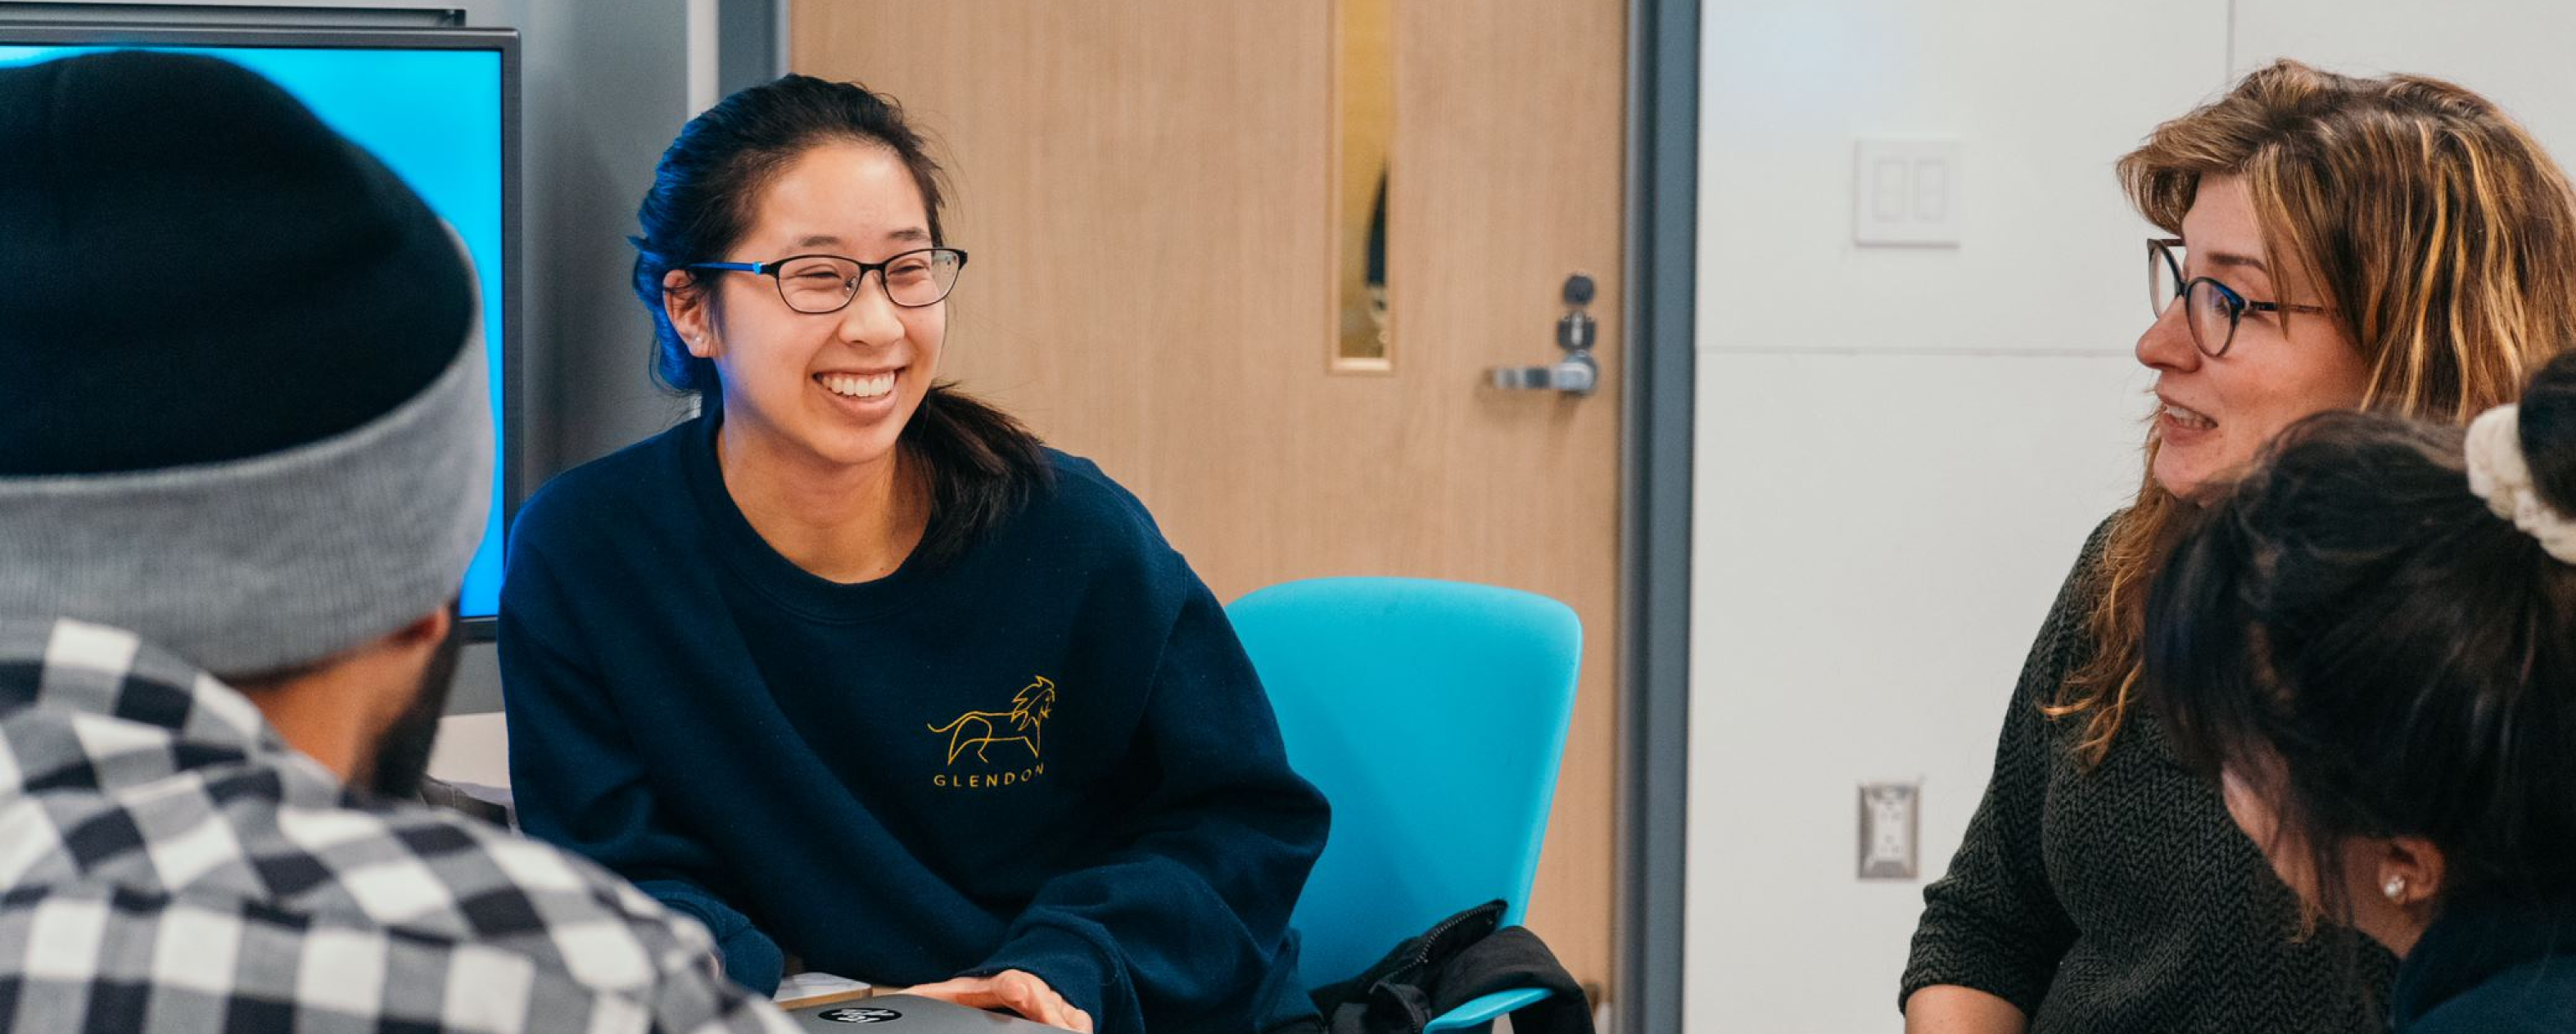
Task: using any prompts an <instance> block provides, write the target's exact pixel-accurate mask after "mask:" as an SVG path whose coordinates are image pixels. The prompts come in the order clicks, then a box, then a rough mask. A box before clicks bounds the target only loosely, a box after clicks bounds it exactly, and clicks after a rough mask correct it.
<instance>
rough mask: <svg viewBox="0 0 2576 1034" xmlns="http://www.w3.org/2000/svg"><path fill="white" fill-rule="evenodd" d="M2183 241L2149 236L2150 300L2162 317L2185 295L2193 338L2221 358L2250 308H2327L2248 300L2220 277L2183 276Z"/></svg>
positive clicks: (2198, 345)
mask: <svg viewBox="0 0 2576 1034" xmlns="http://www.w3.org/2000/svg"><path fill="white" fill-rule="evenodd" d="M2182 247H2183V243H2182V242H2181V241H2179V240H2175V239H2172V238H2149V239H2148V241H2147V305H2148V306H2149V307H2150V308H2152V309H2153V310H2154V311H2155V314H2156V317H2157V318H2158V319H2162V318H2164V314H2165V312H2166V311H2167V310H2170V309H2172V308H2173V306H2174V303H2175V302H2177V301H2179V302H2182V303H2183V304H2184V306H2185V308H2184V310H2183V315H2184V316H2185V317H2186V318H2185V320H2184V322H2185V323H2187V324H2189V325H2190V327H2191V343H2192V345H2193V347H2196V348H2198V349H2200V354H2202V355H2205V356H2208V357H2210V358H2212V359H2216V358H2218V357H2219V356H2223V355H2226V354H2227V346H2229V345H2232V344H2235V343H2236V324H2237V322H2238V321H2239V320H2242V319H2244V318H2245V314H2246V313H2247V312H2249V311H2250V312H2320V313H2321V312H2325V311H2326V308H2325V306H2322V305H2297V304H2293V303H2290V302H2255V301H2247V300H2246V299H2245V296H2244V295H2241V294H2238V293H2236V289H2235V288H2233V287H2229V286H2227V285H2226V284H2222V283H2219V282H2218V281H2217V280H2216V279H2214V278H2211V277H2205V276H2196V277H2193V278H2191V279H2189V280H2185V279H2183V278H2182V259H2181V257H2180V256H2177V255H2176V254H2174V253H2175V252H2176V251H2177V250H2179V249H2181V248H2182Z"/></svg>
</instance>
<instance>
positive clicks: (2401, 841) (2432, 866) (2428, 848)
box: [2372, 837, 2446, 910]
mask: <svg viewBox="0 0 2576 1034" xmlns="http://www.w3.org/2000/svg"><path fill="white" fill-rule="evenodd" d="M2380 843H2381V847H2380V848H2379V850H2378V852H2377V853H2378V855H2379V858H2378V864H2377V865H2376V866H2375V867H2374V868H2373V870H2372V876H2373V882H2374V883H2376V884H2377V885H2378V889H2379V893H2380V895H2381V896H2382V897H2385V898H2387V899H2388V903H2389V904H2392V905H2396V906H2397V907H2399V908H2404V909H2410V910H2411V909H2414V908H2416V907H2418V906H2422V905H2426V904H2429V903H2431V902H2433V901H2434V900H2436V899H2438V898H2440V897H2441V895H2442V879H2443V876H2444V875H2445V871H2446V866H2445V863H2444V859H2443V858H2442V849H2441V848H2438V847H2435V846H2433V842H2432V841H2430V840H2426V839H2424V838H2423V837H2390V838H2388V839H2387V840H2384V841H2381V842H2380Z"/></svg>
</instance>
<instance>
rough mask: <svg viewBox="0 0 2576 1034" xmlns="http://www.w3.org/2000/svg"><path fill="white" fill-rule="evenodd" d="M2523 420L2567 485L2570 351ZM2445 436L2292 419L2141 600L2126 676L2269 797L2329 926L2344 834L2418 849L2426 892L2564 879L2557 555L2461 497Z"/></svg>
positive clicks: (2568, 753) (2403, 423) (2342, 878)
mask: <svg viewBox="0 0 2576 1034" xmlns="http://www.w3.org/2000/svg"><path fill="white" fill-rule="evenodd" d="M2535 404H2536V405H2537V406H2538V408H2539V409H2540V411H2541V412H2540V414H2539V419H2538V420H2534V419H2533V417H2532V416H2531V415H2530V414H2531V411H2532V407H2533V406H2534V405H2535ZM2525 414H2526V415H2525V416H2524V418H2523V419H2524V427H2523V430H2524V432H2525V437H2526V439H2530V438H2531V437H2532V436H2533V435H2532V432H2533V431H2534V430H2535V429H2537V430H2539V432H2540V435H2539V438H2540V440H2539V441H2537V442H2532V441H2528V440H2527V441H2526V443H2525V449H2526V456H2527V457H2528V458H2529V461H2530V463H2531V465H2532V467H2533V469H2534V472H2535V474H2536V475H2538V474H2541V472H2542V471H2550V472H2554V473H2555V474H2558V475H2571V474H2576V358H2571V357H2568V356H2562V357H2560V358H2559V359H2558V360H2556V361H2554V362H2552V363H2551V364H2550V365H2549V366H2548V367H2547V368H2546V369H2544V370H2543V371H2542V372H2541V374H2540V376H2539V377H2538V379H2537V380H2536V381H2535V384H2534V387H2533V391H2532V393H2531V394H2530V395H2529V396H2527V397H2526V402H2525ZM2461 447H2462V435H2461V432H2460V431H2459V430H2458V429H2456V428H2452V427H2447V426H2438V425H2434V424H2429V423H2423V422H2417V421H2411V420H2406V419H2403V418H2399V417H2395V416H2389V415H2381V414H2369V413H2356V412H2332V413H2325V414H2320V415H2317V416H2313V417H2310V418H2308V419H2306V420H2304V421H2301V422H2300V423H2298V424H2295V425H2293V426H2292V427H2291V428H2290V429H2289V430H2287V431H2285V432H2284V433H2283V434H2282V435H2281V436H2280V437H2279V438H2278V439H2276V440H2275V441H2274V442H2273V443H2272V444H2271V445H2270V446H2268V447H2267V448H2266V450H2265V451H2264V453H2263V455H2262V457H2261V458H2260V459H2259V460H2258V461H2257V463H2256V465H2255V466H2254V467H2253V468H2252V469H2251V471H2250V473H2249V474H2248V475H2247V476H2246V477H2245V478H2244V479H2243V480H2242V481H2240V482H2238V483H2237V484H2236V485H2235V486H2234V487H2233V489H2232V490H2231V491H2228V492H2226V493H2225V494H2224V495H2223V496H2222V497H2220V498H2219V499H2217V500H2215V501H2213V502H2212V503H2210V504H2209V505H2208V506H2207V507H2206V508H2205V509H2204V510H2203V511H2202V512H2200V513H2199V514H2197V515H2194V516H2193V517H2191V518H2190V519H2189V520H2188V522H2187V524H2186V525H2185V527H2184V529H2183V531H2182V533H2181V534H2180V535H2179V536H2177V537H2176V539H2175V540H2174V544H2173V545H2172V547H2171V551H2170V553H2169V554H2168V555H2167V557H2166V558H2165V561H2164V563H2163V564H2162V566H2161V571H2160V572H2159V574H2158V575H2157V577H2156V579H2155V581H2154V583H2153V585H2152V587H2151V589H2150V592H2149V595H2148V599H2147V606H2146V636H2145V639H2144V642H2143V644H2142V647H2143V654H2142V658H2141V662H2142V679H2141V684H2142V688H2143V690H2144V692H2145V694H2146V696H2145V699H2146V700H2147V701H2148V702H2149V704H2150V706H2151V707H2153V708H2154V709H2155V711H2156V713H2157V714H2158V715H2159V716H2160V717H2161V719H2162V720H2163V722H2164V723H2165V725H2166V727H2167V732H2168V736H2169V739H2170V741H2171V742H2172V744H2173V747H2174V750H2175V752H2176V753H2177V754H2178V755H2179V756H2180V757H2181V758H2182V760H2183V762H2184V763H2185V764H2186V765H2187V766H2189V767H2190V768H2192V769H2193V770H2195V771H2197V772H2199V773H2201V774H2203V775H2204V776H2214V775H2215V774H2217V773H2218V772H2219V771H2221V770H2225V771H2228V772H2232V773H2235V774H2236V775H2238V776H2239V777H2240V778H2242V779H2243V780H2244V781H2245V782H2246V783H2247V785H2248V788H2249V789H2250V790H2252V791H2253V792H2254V793H2255V794H2256V795H2257V796H2259V797H2261V798H2262V799H2263V800H2264V801H2265V802H2266V803H2268V804H2269V805H2271V806H2272V808H2273V809H2274V810H2275V812H2276V813H2277V816H2278V820H2279V827H2278V832H2277V835H2278V836H2280V837H2281V838H2283V839H2282V843H2280V844H2276V845H2273V846H2275V847H2286V848H2289V849H2292V850H2293V851H2294V852H2295V853H2296V854H2297V855H2298V856H2300V857H2301V858H2302V860H2303V861H2304V862H2305V864H2306V865H2307V866H2308V868H2309V872H2310V873H2312V874H2313V875H2314V878H2315V880H2316V884H2317V886H2316V894H2317V897H2318V899H2319V900H2318V902H2317V905H2318V908H2319V911H2321V912H2322V913H2323V914H2325V915H2326V916H2329V917H2331V918H2333V919H2336V920H2337V921H2340V922H2345V923H2349V922H2350V921H2351V919H2352V916H2353V903H2352V902H2351V901H2350V900H2349V897H2348V895H2346V893H2345V887H2346V886H2347V885H2348V883H2349V877H2350V874H2349V873H2348V872H2347V871H2346V870H2345V867H2344V861H2343V854H2342V852H2341V847H2342V845H2343V843H2344V842H2345V841H2347V840H2348V839H2350V838H2354V837H2393V836H2416V837H2422V838H2424V839H2426V840H2429V841H2431V842H2432V843H2433V844H2434V845H2435V846H2437V847H2439V848H2440V849H2441V851H2442V853H2443V855H2444V857H2445V859H2446V864H2447V869H2446V876H2445V878H2444V887H2443V891H2442V893H2443V895H2444V897H2445V899H2456V898H2459V897H2463V896H2489V895H2500V896H2504V897H2507V898H2513V899H2522V900H2533V899H2540V898H2544V897H2549V896H2555V895H2559V894H2563V893H2565V890H2564V888H2566V887H2568V886H2571V885H2576V567H2571V566H2569V565H2567V564H2564V563H2561V562H2559V561H2557V560H2554V559H2552V558H2551V557H2549V556H2548V555H2547V554H2546V553H2544V552H2543V551H2542V550H2541V547H2540V544H2539V542H2538V540H2536V539H2534V538H2533V537H2531V536H2530V535H2528V534H2525V533H2523V532H2522V531H2521V530H2519V529H2517V528H2515V527H2514V526H2513V524H2512V523H2511V522H2510V521H2507V520H2505V519H2503V518H2500V517H2497V516H2496V515H2495V514H2494V513H2493V512H2492V511H2490V510H2489V509H2488V508H2487V504H2486V502H2485V501H2484V500H2482V499H2479V498H2478V497H2477V496H2476V495H2474V494H2472V493H2471V492H2470V491H2469V485H2468V476H2467V472H2466V467H2465V463H2464V461H2463V459H2462V457H2461ZM2538 480H2539V481H2540V482H2541V484H2542V485H2543V492H2544V495H2545V496H2547V497H2549V498H2550V504H2551V505H2552V506H2553V507H2555V508H2557V509H2559V510H2560V511H2561V512H2576V507H2570V506H2569V505H2568V503H2567V502H2566V501H2565V497H2564V496H2562V495H2559V494H2558V493H2557V492H2554V491H2552V490H2550V489H2549V488H2548V487H2547V486H2549V485H2550V484H2552V482H2551V481H2550V479H2549V478H2548V476H2546V475H2543V476H2541V477H2539V478H2538ZM2555 483H2557V484H2567V483H2569V482H2568V481H2566V480H2560V481H2557V482H2555Z"/></svg>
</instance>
